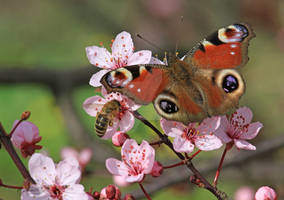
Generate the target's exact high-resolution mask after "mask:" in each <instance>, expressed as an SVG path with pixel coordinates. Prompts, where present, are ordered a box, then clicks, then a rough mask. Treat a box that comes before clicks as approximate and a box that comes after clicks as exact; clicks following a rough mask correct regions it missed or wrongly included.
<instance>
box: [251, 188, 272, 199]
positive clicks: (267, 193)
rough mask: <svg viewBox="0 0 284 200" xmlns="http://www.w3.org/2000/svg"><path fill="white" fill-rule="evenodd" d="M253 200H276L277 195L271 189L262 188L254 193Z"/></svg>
mask: <svg viewBox="0 0 284 200" xmlns="http://www.w3.org/2000/svg"><path fill="white" fill-rule="evenodd" d="M255 200H277V194H276V192H275V191H274V190H273V189H272V188H270V187H268V186H262V187H260V188H259V189H258V190H257V191H256V193H255Z"/></svg>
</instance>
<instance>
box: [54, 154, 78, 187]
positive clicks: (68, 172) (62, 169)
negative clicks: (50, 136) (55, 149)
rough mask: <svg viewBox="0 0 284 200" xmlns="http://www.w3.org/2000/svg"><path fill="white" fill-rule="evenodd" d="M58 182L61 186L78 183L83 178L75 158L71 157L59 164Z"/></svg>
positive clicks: (57, 169)
mask: <svg viewBox="0 0 284 200" xmlns="http://www.w3.org/2000/svg"><path fill="white" fill-rule="evenodd" d="M56 172H57V181H58V183H59V184H60V185H72V184H75V183H78V182H79V180H80V177H81V170H80V167H79V162H78V160H77V159H76V158H74V157H69V158H67V159H65V160H63V161H61V162H59V163H58V165H57V167H56Z"/></svg>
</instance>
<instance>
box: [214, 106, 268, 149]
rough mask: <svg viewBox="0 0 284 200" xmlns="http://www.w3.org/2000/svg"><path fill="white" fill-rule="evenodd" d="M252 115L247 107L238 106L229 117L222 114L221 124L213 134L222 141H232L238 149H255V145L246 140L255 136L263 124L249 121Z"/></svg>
mask: <svg viewBox="0 0 284 200" xmlns="http://www.w3.org/2000/svg"><path fill="white" fill-rule="evenodd" d="M252 116H253V114H252V112H251V110H250V109H249V108H247V107H242V108H239V109H238V110H237V111H236V112H234V113H233V114H232V115H231V117H230V118H229V119H227V117H226V116H222V118H221V125H220V127H219V129H218V130H217V131H216V132H215V134H216V135H217V136H218V137H219V138H220V139H222V140H223V142H224V143H233V144H235V145H236V146H237V148H239V149H246V150H255V149H256V148H255V146H253V145H252V144H250V143H248V142H247V141H246V140H251V139H253V138H255V137H256V136H257V134H258V132H259V131H260V129H261V128H262V127H263V125H262V124H261V123H260V122H254V123H250V122H251V120H252Z"/></svg>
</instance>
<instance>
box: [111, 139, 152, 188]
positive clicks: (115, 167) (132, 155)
mask: <svg viewBox="0 0 284 200" xmlns="http://www.w3.org/2000/svg"><path fill="white" fill-rule="evenodd" d="M121 158H122V161H120V160H117V159H114V158H109V159H107V160H106V168H107V169H108V171H109V172H110V173H111V174H113V175H118V176H122V177H124V178H125V180H126V181H127V182H129V183H132V182H141V181H142V180H143V178H144V176H145V174H150V173H151V172H152V168H153V165H154V161H155V150H154V149H153V147H152V146H151V145H149V143H148V142H146V141H144V140H143V141H142V143H141V144H140V145H138V144H137V143H136V141H135V140H133V139H128V140H126V141H125V142H124V144H123V146H122V148H121Z"/></svg>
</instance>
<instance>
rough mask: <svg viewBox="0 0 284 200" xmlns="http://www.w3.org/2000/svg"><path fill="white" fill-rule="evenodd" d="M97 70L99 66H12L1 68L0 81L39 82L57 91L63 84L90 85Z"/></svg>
mask: <svg viewBox="0 0 284 200" xmlns="http://www.w3.org/2000/svg"><path fill="white" fill-rule="evenodd" d="M97 71H98V68H95V67H92V66H88V67H79V68H73V69H70V68H68V69H61V70H59V69H46V68H38V67H37V68H17V67H11V68H6V69H5V68H4V69H0V83H4V84H17V83H37V84H42V85H44V86H48V87H50V88H51V89H52V90H54V91H56V90H58V88H60V87H62V85H65V87H66V86H67V87H68V88H74V87H77V86H81V85H88V82H89V80H90V77H91V76H92V74H93V73H95V72H97Z"/></svg>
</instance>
